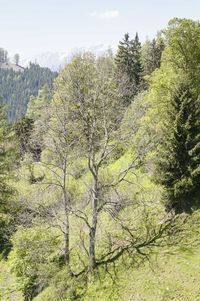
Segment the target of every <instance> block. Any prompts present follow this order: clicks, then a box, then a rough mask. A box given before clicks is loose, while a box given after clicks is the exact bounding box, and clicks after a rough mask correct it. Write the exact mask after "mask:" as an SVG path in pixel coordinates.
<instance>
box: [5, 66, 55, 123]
mask: <svg viewBox="0 0 200 301" xmlns="http://www.w3.org/2000/svg"><path fill="white" fill-rule="evenodd" d="M56 75H57V74H56V73H55V72H52V71H51V70H50V69H48V68H42V67H40V66H39V65H35V64H30V66H29V67H28V68H25V69H24V71H23V72H15V71H14V70H12V69H3V68H0V83H1V84H0V96H2V100H3V103H4V104H6V105H7V108H8V119H9V120H10V121H15V120H17V119H20V118H21V117H22V116H23V115H25V113H26V109H27V104H28V102H29V99H30V97H31V96H32V95H33V96H36V95H37V93H38V90H39V89H41V88H42V87H43V86H44V85H45V84H47V85H48V86H49V87H50V89H52V85H53V80H54V78H55V77H56Z"/></svg>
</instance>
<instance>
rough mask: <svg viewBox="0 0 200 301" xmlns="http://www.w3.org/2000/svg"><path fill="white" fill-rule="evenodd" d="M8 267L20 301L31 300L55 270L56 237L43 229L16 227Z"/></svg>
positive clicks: (38, 227)
mask: <svg viewBox="0 0 200 301" xmlns="http://www.w3.org/2000/svg"><path fill="white" fill-rule="evenodd" d="M12 243H13V249H12V252H11V253H10V255H9V264H10V266H11V270H12V272H13V273H14V274H15V276H16V277H17V282H18V284H19V289H20V290H21V291H22V292H23V295H24V300H27V301H28V300H32V299H33V297H34V296H35V295H37V294H38V293H39V292H40V291H41V290H42V289H43V288H44V287H46V286H47V284H48V282H49V281H50V279H51V277H52V276H53V275H54V274H55V272H57V271H58V267H59V261H58V259H59V237H58V236H57V235H56V233H53V232H52V231H50V230H49V229H48V228H47V226H43V225H39V226H34V227H32V228H27V229H26V228H19V229H18V230H17V232H16V233H15V234H14V236H13V238H12Z"/></svg>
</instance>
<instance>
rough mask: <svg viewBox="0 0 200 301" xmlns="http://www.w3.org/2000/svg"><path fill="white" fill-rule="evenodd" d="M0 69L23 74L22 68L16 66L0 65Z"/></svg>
mask: <svg viewBox="0 0 200 301" xmlns="http://www.w3.org/2000/svg"><path fill="white" fill-rule="evenodd" d="M0 69H8V70H11V69H12V70H13V71H15V72H24V69H25V68H24V67H22V66H20V65H16V64H10V63H0Z"/></svg>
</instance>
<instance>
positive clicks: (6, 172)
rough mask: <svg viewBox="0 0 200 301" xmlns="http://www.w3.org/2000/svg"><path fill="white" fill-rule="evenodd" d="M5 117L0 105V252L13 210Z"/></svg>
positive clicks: (7, 128) (4, 244) (3, 247)
mask: <svg viewBox="0 0 200 301" xmlns="http://www.w3.org/2000/svg"><path fill="white" fill-rule="evenodd" d="M5 116H6V114H5V110H4V107H3V106H2V105H0V252H2V251H5V250H6V249H7V248H9V246H10V243H9V239H8V238H9V235H10V229H9V228H10V223H11V219H12V218H11V215H12V212H13V210H14V207H13V205H12V202H11V196H12V194H13V191H12V189H11V187H10V185H9V184H8V181H9V179H10V172H11V165H12V162H13V161H14V160H13V154H14V152H13V149H12V146H11V138H12V137H10V127H9V126H8V124H7V121H6V117H5ZM8 229H9V230H8Z"/></svg>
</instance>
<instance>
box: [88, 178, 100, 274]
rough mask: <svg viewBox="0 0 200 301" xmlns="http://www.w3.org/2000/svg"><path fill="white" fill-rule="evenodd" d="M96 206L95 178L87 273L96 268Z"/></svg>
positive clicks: (96, 189)
mask: <svg viewBox="0 0 200 301" xmlns="http://www.w3.org/2000/svg"><path fill="white" fill-rule="evenodd" d="M97 204H98V184H97V178H95V184H94V188H93V199H92V225H91V227H90V233H89V236H90V241H89V271H92V270H93V269H94V268H95V266H96V255H95V245H96V229H97Z"/></svg>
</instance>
